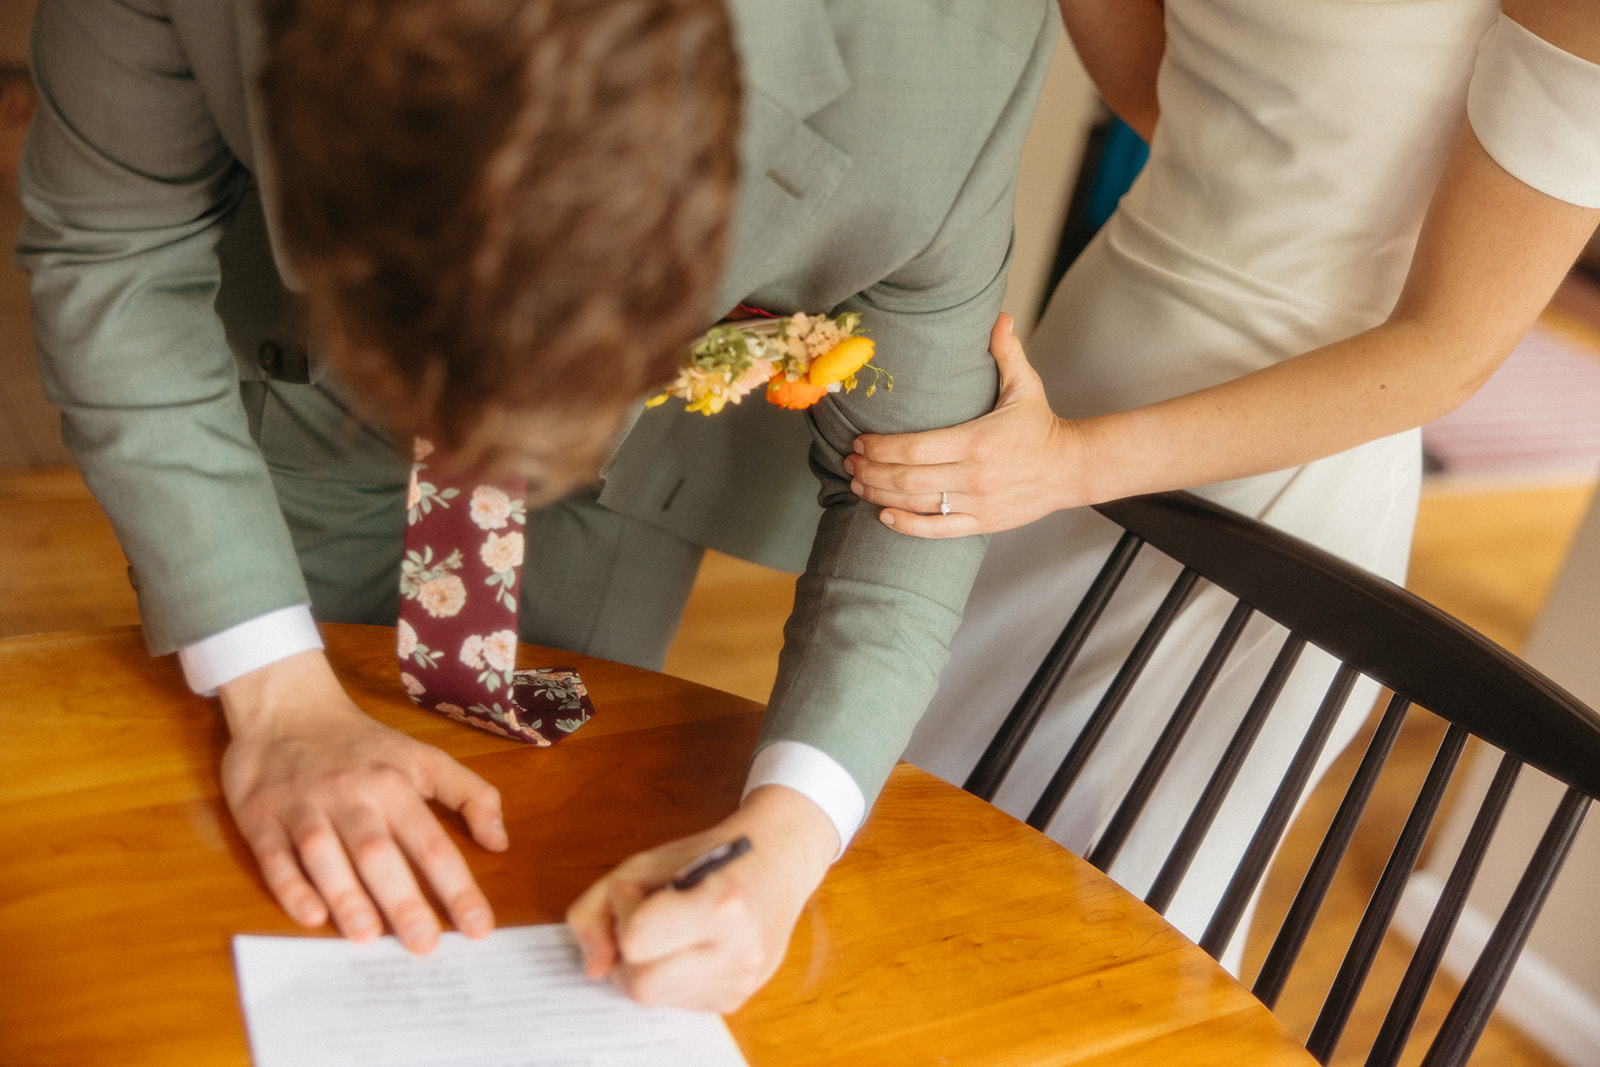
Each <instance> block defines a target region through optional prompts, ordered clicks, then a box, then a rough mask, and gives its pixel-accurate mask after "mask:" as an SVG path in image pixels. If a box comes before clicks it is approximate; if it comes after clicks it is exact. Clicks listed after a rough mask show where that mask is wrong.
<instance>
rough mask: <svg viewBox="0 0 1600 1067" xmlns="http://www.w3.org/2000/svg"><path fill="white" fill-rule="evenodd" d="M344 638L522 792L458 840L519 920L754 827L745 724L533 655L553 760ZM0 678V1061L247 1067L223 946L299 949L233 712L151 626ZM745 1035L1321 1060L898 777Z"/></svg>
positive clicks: (394, 720) (939, 1054)
mask: <svg viewBox="0 0 1600 1067" xmlns="http://www.w3.org/2000/svg"><path fill="white" fill-rule="evenodd" d="M324 632H325V634H326V636H327V638H328V642H329V652H330V655H331V656H332V658H333V660H334V663H335V666H336V668H337V669H338V670H339V671H340V673H341V674H342V675H343V677H345V678H346V680H347V682H348V683H349V684H350V687H351V689H352V695H354V696H355V698H356V700H357V701H358V702H360V703H361V704H362V705H363V706H365V707H366V708H368V709H369V710H370V711H372V712H373V714H374V715H376V716H377V717H378V718H380V719H382V720H383V721H385V722H388V723H390V724H391V725H394V726H397V727H399V728H401V729H404V730H407V731H408V732H410V733H412V734H414V735H415V736H418V737H420V738H422V739H424V740H427V741H429V742H431V743H433V744H437V745H439V746H441V747H443V748H445V749H446V750H448V751H449V752H451V753H452V754H453V755H455V756H456V757H457V758H459V759H462V760H463V761H464V762H466V763H467V764H468V765H469V766H471V767H472V768H473V769H474V770H476V771H478V772H479V773H481V774H483V775H484V776H485V777H487V778H488V779H489V780H491V781H492V782H494V783H495V784H496V785H497V786H498V787H499V788H500V789H501V790H502V792H503V793H504V795H505V798H506V807H507V824H508V828H509V830H510V833H511V840H512V848H511V850H510V851H509V852H507V853H504V854H499V855H496V854H491V853H488V852H485V851H483V850H482V849H479V848H477V847H475V846H473V845H472V844H471V843H470V842H468V841H467V840H466V838H465V836H464V835H463V834H462V833H460V831H459V829H458V828H457V827H456V826H454V825H453V824H451V831H452V833H453V834H454V835H455V836H456V838H457V840H458V841H459V842H461V844H462V847H463V849H464V851H465V852H466V854H467V856H468V860H469V862H470V863H471V865H472V867H473V870H474V871H475V872H476V874H477V876H478V878H479V880H480V883H481V884H482V885H483V888H484V890H485V891H486V892H487V893H488V895H489V898H490V900H491V901H492V902H493V903H494V905H495V908H496V912H497V915H498V918H499V920H500V922H501V923H502V924H506V925H511V924H521V923H539V922H552V921H556V920H559V919H560V918H561V916H562V913H563V912H564V910H565V908H566V906H567V904H568V903H569V902H570V901H571V900H572V898H573V897H574V896H575V895H576V894H577V893H578V892H579V891H580V890H582V889H583V888H584V887H585V886H587V885H588V884H589V883H590V882H591V881H592V880H593V879H594V878H595V877H596V876H598V875H599V874H600V873H601V872H602V871H604V870H606V869H607V868H609V867H610V866H611V865H613V864H615V863H616V862H618V861H619V860H621V859H622V858H624V857H625V856H627V855H628V854H630V853H632V852H634V851H636V850H637V849H640V848H643V847H647V846H649V845H653V844H656V843H659V842H660V841H663V840H665V839H667V838H670V837H673V836H676V835H679V834H683V833H686V832H689V831H692V830H696V829H700V828H702V827H704V826H705V825H706V824H708V823H710V822H712V821H714V820H716V819H717V818H719V817H720V816H721V815H723V814H724V813H725V812H726V811H728V810H729V809H731V808H732V807H733V806H734V805H735V804H736V803H737V800H738V793H739V788H740V785H741V782H742V778H743V772H744V765H745V762H746V760H747V759H748V756H749V753H750V751H751V749H752V747H753V745H754V743H755V738H756V730H757V726H758V723H759V718H760V710H761V709H760V706H759V705H757V704H755V703H752V702H750V701H748V700H745V699H743V698H740V697H737V696H733V695H731V694H728V693H723V692H720V691H718V690H713V689H708V688H705V687H702V686H698V685H694V684H692V683H688V682H684V681H681V680H677V679H674V678H671V677H669V676H666V675H661V674H655V673H652V672H649V671H642V670H637V669H634V668H630V667H624V666H620V665H617V664H612V663H607V662H604V661H600V660H593V659H588V658H586V657H581V656H571V655H567V654H557V653H552V652H549V651H548V650H541V649H533V648H524V649H523V662H524V665H542V666H552V665H556V664H558V663H562V664H568V665H571V666H575V667H577V668H578V669H580V670H581V671H582V672H583V675H584V678H585V680H586V682H587V683H588V684H589V686H590V689H591V691H592V693H593V695H594V701H595V705H596V707H597V709H598V714H597V716H596V718H595V720H594V721H592V722H591V723H589V724H588V725H586V726H585V727H584V728H583V730H582V731H581V732H580V733H579V734H577V735H575V736H574V737H573V738H571V739H570V740H568V741H566V742H564V743H562V744H560V745H558V746H556V747H554V748H551V749H542V750H541V749H530V748H527V747H524V746H521V745H515V744H512V743H510V742H506V741H502V740H500V739H498V738H495V737H491V736H490V735H488V734H484V733H480V732H478V731H475V730H471V729H468V728H465V727H461V726H458V725H456V724H454V723H452V722H449V721H448V720H445V719H443V718H440V717H437V716H433V715H429V714H427V713H424V712H421V711H418V710H417V709H415V708H413V707H412V706H411V705H410V704H409V703H407V702H406V701H405V700H404V698H403V696H401V695H400V694H399V691H398V687H397V685H396V683H395V681H394V674H393V672H394V669H395V668H394V665H393V659H392V651H391V649H392V646H393V632H392V631H390V630H386V629H382V628H369V627H355V626H334V627H326V628H325V630H324ZM0 677H4V678H6V679H7V681H8V683H9V684H8V686H7V692H6V695H5V697H4V698H3V699H0V724H3V725H0V729H3V731H4V737H5V738H6V742H7V743H6V744H5V745H4V746H0V945H4V946H5V947H4V956H5V963H6V966H5V973H6V978H5V986H6V988H5V995H4V996H0V1063H4V1064H6V1065H8V1067H23V1065H33V1064H72V1065H75V1067H94V1065H99V1064H113V1063H115V1064H119V1065H134V1064H183V1065H186V1067H191V1065H192V1067H209V1065H213V1064H216V1065H221V1064H231V1065H237V1064H246V1063H248V1062H249V1054H248V1049H247V1045H246V1041H245V1034H244V1025H243V1020H242V1017H241V1015H240V1011H239V1007H238V1002H237V996H236V991H235V985H234V976H233V969H232V963H231V958H230V955H229V939H230V938H231V936H232V935H233V934H235V933H241V932H249V933H269V934H298V933H302V931H300V930H299V928H298V927H296V926H295V925H294V924H293V923H292V922H290V921H289V919H287V918H286V917H285V916H283V915H282V914H281V913H280V912H279V911H278V909H277V908H276V906H275V905H274V904H273V902H272V901H271V899H270V898H269V896H268V895H267V893H266V890H265V888H264V886H263V885H262V883H261V880H260V878H259V876H258V875H257V873H256V871H255V866H254V863H253V862H252V860H251V858H250V856H249V855H248V853H247V851H246V849H245V847H244V844H243V842H242V841H241V839H240V837H239V835H238V833H237V832H236V831H235V830H234V828H233V825H232V822H231V820H230V818H229V817H228V814H227V811H226V809H225V806H224V804H223V802H222V800H221V799H220V797H219V794H218V789H217V780H216V776H217V770H216V769H217V763H218V760H219V759H220V756H221V753H222V749H223V746H224V744H225V741H226V738H225V736H224V733H223V731H222V728H221V726H220V719H219V716H218V715H217V713H216V712H215V709H214V708H213V707H212V705H211V704H210V702H208V701H204V700H200V699H198V698H195V697H193V696H192V695H190V694H189V693H188V692H187V690H186V689H185V687H184V685H183V681H182V679H181V677H180V676H179V674H178V671H177V668H176V665H175V664H174V663H173V662H172V661H171V660H170V659H162V660H151V659H150V658H148V656H147V655H146V654H145V651H144V648H143V646H142V644H141V642H140V640H139V637H138V634H137V631H135V630H133V629H132V628H109V629H104V630H96V631H83V632H75V633H61V634H47V635H39V636H31V637H19V638H13V639H10V640H6V641H0ZM447 823H449V820H447ZM728 1022H729V1026H730V1027H731V1029H732V1031H733V1033H734V1035H735V1037H736V1038H737V1040H738V1042H739V1044H740V1045H741V1047H742V1048H743V1049H744V1050H745V1054H746V1056H747V1057H748V1059H749V1061H750V1062H751V1064H753V1065H754V1067H780V1065H790V1064H829V1065H843V1064H873V1065H883V1064H900V1063H906V1064H912V1063H927V1064H940V1063H949V1064H984V1065H988V1064H997V1065H998V1064H1051V1065H1060V1064H1079V1063H1082V1064H1099V1063H1106V1064H1109V1063H1117V1064H1133V1065H1138V1064H1168V1063H1173V1064H1180V1063H1181V1064H1205V1063H1217V1064H1229V1065H1232V1067H1241V1065H1248V1064H1301V1065H1304V1064H1307V1063H1309V1062H1310V1060H1309V1057H1307V1056H1306V1055H1305V1053H1304V1052H1303V1051H1302V1050H1301V1049H1300V1048H1299V1046H1298V1044H1297V1043H1296V1042H1295V1041H1294V1039H1293V1038H1292V1037H1290V1036H1289V1034H1288V1033H1287V1032H1286V1031H1285V1030H1284V1029H1283V1028H1282V1027H1281V1026H1280V1025H1279V1024H1278V1023H1277V1021H1276V1020H1274V1019H1273V1017H1272V1016H1271V1015H1270V1014H1269V1013H1268V1012H1267V1011H1266V1010H1265V1009H1264V1008H1262V1007H1261V1006H1260V1005H1259V1004H1258V1003H1257V1002H1255V1001H1254V1000H1253V999H1252V998H1251V997H1250V996H1249V994H1248V993H1247V992H1246V991H1245V990H1244V989H1243V988H1242V987H1241V986H1239V985H1238V984H1237V983H1236V982H1234V981H1233V979H1232V978H1230V977H1228V976H1227V975H1226V974H1225V973H1224V972H1223V971H1221V970H1220V969H1219V968H1218V967H1217V966H1216V965H1215V964H1214V963H1212V961H1211V960H1210V959H1209V958H1208V957H1207V956H1205V955H1204V954H1203V953H1201V952H1200V950H1199V949H1197V948H1195V947H1193V946H1192V945H1190V944H1189V943H1188V942H1187V941H1185V940H1184V939H1183V938H1182V937H1181V936H1179V935H1178V934H1177V933H1175V932H1174V931H1173V930H1172V929H1171V928H1170V927H1168V926H1167V925H1166V923H1164V922H1163V921H1162V920H1161V919H1160V918H1158V917H1157V916H1156V915H1155V914H1154V913H1152V912H1150V911H1149V910H1148V909H1146V908H1145V907H1144V906H1143V905H1142V904H1140V903H1138V902H1137V901H1136V900H1134V899H1133V898H1132V897H1130V896H1128V895H1127V894H1126V893H1124V892H1123V891H1122V890H1120V889H1119V888H1117V887H1116V886H1115V885H1114V884H1113V883H1111V882H1110V881H1109V880H1107V879H1106V878H1104V877H1103V876H1102V875H1100V874H1099V873H1098V872H1096V871H1095V870H1093V868H1091V867H1089V866H1088V865H1087V864H1085V863H1083V862H1082V861H1080V860H1078V859H1077V858H1076V857H1074V856H1072V855H1070V854H1069V853H1067V852H1066V851H1064V850H1062V849H1061V848H1059V847H1058V846H1056V845H1055V844H1053V843H1052V842H1050V841H1049V840H1047V839H1046V838H1044V837H1042V836H1041V835H1039V834H1036V833H1034V832H1033V831H1031V830H1029V829H1027V828H1026V827H1024V826H1023V825H1021V824H1020V823H1018V822H1016V821H1015V820H1013V819H1011V818H1009V817H1008V816H1005V815H1003V814H1000V813H999V812H997V811H995V810H994V809H993V808H991V807H989V806H988V805H987V804H983V803H982V802H980V801H978V800H976V799H974V798H972V797H970V796H968V795H967V794H965V793H962V792H961V791H960V790H957V789H955V788H954V787H952V786H949V785H947V784H945V783H943V782H940V781H938V780H937V779H934V778H932V777H930V776H928V775H926V774H923V773H922V772H920V771H917V770H915V769H913V768H910V767H907V766H904V765H902V766H901V767H900V768H899V769H898V770H897V771H896V772H895V775H894V777H893V779H892V781H891V782H890V785H889V787H888V789H887V790H886V791H885V793H884V796H883V799H882V800H881V801H880V802H879V804H878V805H877V808H876V810H875V812H874V814H873V816H872V817H871V819H870V820H869V821H868V823H867V825H866V826H865V827H864V828H863V829H862V831H861V833H860V835H859V836H858V838H857V841H856V844H855V845H854V847H852V849H851V850H850V852H849V854H848V855H847V856H846V858H845V859H844V860H842V861H841V862H840V863H839V864H837V865H836V866H835V868H834V869H833V871H832V872H831V873H830V875H829V877H828V879H827V880H826V881H825V882H824V884H823V887H822V889H821V890H819V892H818V893H817V895H816V896H815V897H814V898H813V900H812V902H811V903H810V905H809V906H808V908H807V911H806V913H805V914H804V915H803V917H802V918H801V921H800V924H799V927H798V928H797V930H796V933H795V937H794V940H793V942H792V944H791V947H790V951H789V955H788V957H787V959H786V962H785V964H784V966H783V968H782V969H781V970H780V972H779V974H778V975H777V977H776V978H775V979H774V980H773V981H772V983H771V984H770V985H769V986H768V987H767V988H766V989H764V990H763V991H762V992H761V993H759V994H758V995H757V996H756V997H755V998H754V999H753V1000H752V1001H751V1002H750V1003H749V1004H748V1005H746V1006H745V1007H744V1008H743V1009H742V1010H741V1011H739V1012H738V1013H736V1014H734V1015H732V1016H730V1017H729V1019H728Z"/></svg>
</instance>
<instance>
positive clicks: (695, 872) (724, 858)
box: [672, 834, 750, 890]
mask: <svg viewBox="0 0 1600 1067" xmlns="http://www.w3.org/2000/svg"><path fill="white" fill-rule="evenodd" d="M749 851H750V839H749V838H748V837H745V836H744V835H743V834H740V835H739V836H738V837H736V838H734V839H733V840H732V841H725V842H723V843H722V844H720V845H718V846H717V847H716V848H714V849H712V850H711V851H710V852H707V853H705V854H704V855H702V856H699V857H698V858H696V859H694V860H691V861H690V862H689V863H688V864H686V865H685V866H683V867H682V868H681V869H680V870H679V871H678V873H677V874H675V875H673V876H672V888H674V889H678V890H683V889H693V888H694V887H695V886H697V885H699V884H700V883H701V882H702V881H704V880H705V877H706V875H708V874H711V873H713V872H715V871H720V870H722V868H724V867H726V866H727V865H728V864H730V863H732V862H733V861H734V860H736V859H738V858H739V857H740V856H742V855H744V854H745V853H746V852H749Z"/></svg>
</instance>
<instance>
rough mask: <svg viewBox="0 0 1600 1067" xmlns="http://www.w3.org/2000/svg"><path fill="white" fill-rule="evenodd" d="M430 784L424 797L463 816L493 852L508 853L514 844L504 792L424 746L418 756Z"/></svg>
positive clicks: (476, 836)
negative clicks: (501, 799) (506, 821)
mask: <svg viewBox="0 0 1600 1067" xmlns="http://www.w3.org/2000/svg"><path fill="white" fill-rule="evenodd" d="M418 758H419V759H420V760H421V767H422V771H423V773H424V774H425V775H426V776H427V781H426V782H424V783H422V785H423V794H424V795H425V796H426V795H431V796H432V797H433V799H435V800H437V801H438V802H439V803H441V804H443V805H444V806H445V807H447V808H449V809H450V810H451V811H458V812H460V813H461V817H462V819H464V820H465V821H466V824H467V830H468V832H469V833H471V834H472V838H473V840H475V841H477V842H478V844H480V845H482V846H483V847H484V848H486V849H488V850H489V851H491V852H504V851H505V850H506V849H507V848H509V847H510V845H511V839H510V837H509V836H508V835H507V834H506V824H505V816H504V814H503V809H502V807H501V804H500V790H498V789H496V788H495V787H494V786H492V785H490V784H489V783H488V782H487V781H485V780H484V779H483V778H482V777H480V776H479V775H477V774H474V773H473V772H472V771H469V770H468V769H467V768H465V767H463V766H462V765H461V764H460V763H457V762H456V761H455V760H453V759H451V758H450V757H449V756H447V755H446V754H445V753H444V752H442V751H440V750H439V749H436V748H432V747H426V746H425V747H423V748H422V750H421V754H420V755H419V757H418Z"/></svg>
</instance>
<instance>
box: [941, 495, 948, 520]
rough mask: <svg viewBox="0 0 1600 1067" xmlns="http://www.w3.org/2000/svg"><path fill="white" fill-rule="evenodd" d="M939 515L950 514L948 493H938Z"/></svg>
mask: <svg viewBox="0 0 1600 1067" xmlns="http://www.w3.org/2000/svg"><path fill="white" fill-rule="evenodd" d="M939 514H941V515H948V514H950V494H949V493H940V494H939Z"/></svg>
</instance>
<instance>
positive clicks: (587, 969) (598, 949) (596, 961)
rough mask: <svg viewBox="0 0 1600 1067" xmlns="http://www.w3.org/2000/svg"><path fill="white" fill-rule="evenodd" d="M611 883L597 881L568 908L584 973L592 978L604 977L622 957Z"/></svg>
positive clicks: (568, 915) (568, 919)
mask: <svg viewBox="0 0 1600 1067" xmlns="http://www.w3.org/2000/svg"><path fill="white" fill-rule="evenodd" d="M610 884H611V883H610V881H609V880H606V879H602V880H600V881H598V882H596V883H594V884H593V885H591V886H590V887H589V888H588V889H586V890H584V891H583V894H582V895H581V896H579V897H578V899H577V900H575V901H573V902H572V905H571V907H569V908H567V925H568V926H570V927H572V935H573V937H574V938H575V939H576V940H577V942H578V951H580V952H581V953H582V954H583V973H584V974H586V975H588V976H589V977H590V978H602V977H604V976H605V974H606V973H607V972H608V971H610V970H611V968H612V967H613V966H614V965H615V964H616V963H617V961H618V959H619V958H620V957H619V955H618V952H617V938H616V916H615V915H614V914H613V912H612V910H611V893H610Z"/></svg>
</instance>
